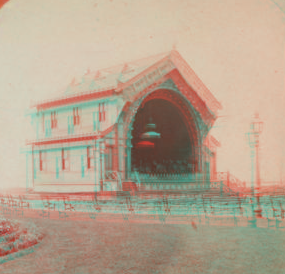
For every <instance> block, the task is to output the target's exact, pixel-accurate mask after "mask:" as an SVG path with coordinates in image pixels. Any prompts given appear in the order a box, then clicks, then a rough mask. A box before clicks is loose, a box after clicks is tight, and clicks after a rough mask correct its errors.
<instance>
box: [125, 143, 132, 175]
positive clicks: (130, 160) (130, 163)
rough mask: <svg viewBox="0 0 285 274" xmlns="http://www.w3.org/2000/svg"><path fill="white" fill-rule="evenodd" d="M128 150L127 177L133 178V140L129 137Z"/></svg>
mask: <svg viewBox="0 0 285 274" xmlns="http://www.w3.org/2000/svg"><path fill="white" fill-rule="evenodd" d="M126 143H127V144H126V150H127V159H126V170H127V179H130V178H131V171H132V141H131V139H129V138H128V139H127V142H126Z"/></svg>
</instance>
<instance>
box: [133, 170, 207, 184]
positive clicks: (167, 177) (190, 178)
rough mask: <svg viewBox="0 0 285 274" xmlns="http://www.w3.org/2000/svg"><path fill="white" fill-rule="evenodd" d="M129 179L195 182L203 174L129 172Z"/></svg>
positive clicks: (201, 177) (142, 181)
mask: <svg viewBox="0 0 285 274" xmlns="http://www.w3.org/2000/svg"><path fill="white" fill-rule="evenodd" d="M131 179H134V180H138V179H139V181H140V182H141V183H144V182H153V183H155V182H177V181H179V182H181V181H184V182H195V181H200V180H202V179H203V175H202V174H199V173H177V174H175V173H174V174H171V173H138V172H137V173H135V172H132V173H131Z"/></svg>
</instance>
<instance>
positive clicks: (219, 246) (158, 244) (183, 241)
mask: <svg viewBox="0 0 285 274" xmlns="http://www.w3.org/2000/svg"><path fill="white" fill-rule="evenodd" d="M25 221H26V222H34V223H35V224H36V225H37V226H38V227H39V228H42V229H43V231H44V233H45V235H46V236H45V238H44V239H43V241H42V243H41V244H40V245H39V247H38V248H37V249H36V250H35V252H33V253H31V254H28V255H25V256H23V257H20V258H17V259H15V260H13V261H9V262H7V263H4V264H2V265H1V266H0V273H1V274H4V273H29V274H30V273H66V274H67V273H68V274H69V273H78V274H84V273H118V274H119V273H120V274H121V273H142V274H143V273H165V274H168V273H169V274H170V273H171V274H175V273H187V274H188V273H217V274H223V273H259V274H262V273H264V274H267V273H270V274H275V273H276V274H277V273H285V255H284V248H285V238H284V231H278V230H271V229H265V228H250V227H226V226H207V225H199V224H193V223H192V224H191V223H189V224H188V225H186V224H164V225H163V224H161V223H160V224H150V223H130V222H127V221H125V222H120V223H119V222H103V221H101V220H90V221H70V220H66V221H63V220H50V219H35V218H32V219H28V218H27V219H25Z"/></svg>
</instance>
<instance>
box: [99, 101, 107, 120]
mask: <svg viewBox="0 0 285 274" xmlns="http://www.w3.org/2000/svg"><path fill="white" fill-rule="evenodd" d="M105 120H106V111H105V103H99V122H105Z"/></svg>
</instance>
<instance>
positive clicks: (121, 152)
mask: <svg viewBox="0 0 285 274" xmlns="http://www.w3.org/2000/svg"><path fill="white" fill-rule="evenodd" d="M123 130H124V129H123V124H122V123H119V124H118V172H119V175H120V177H121V179H122V180H124V179H125V139H124V132H123Z"/></svg>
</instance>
